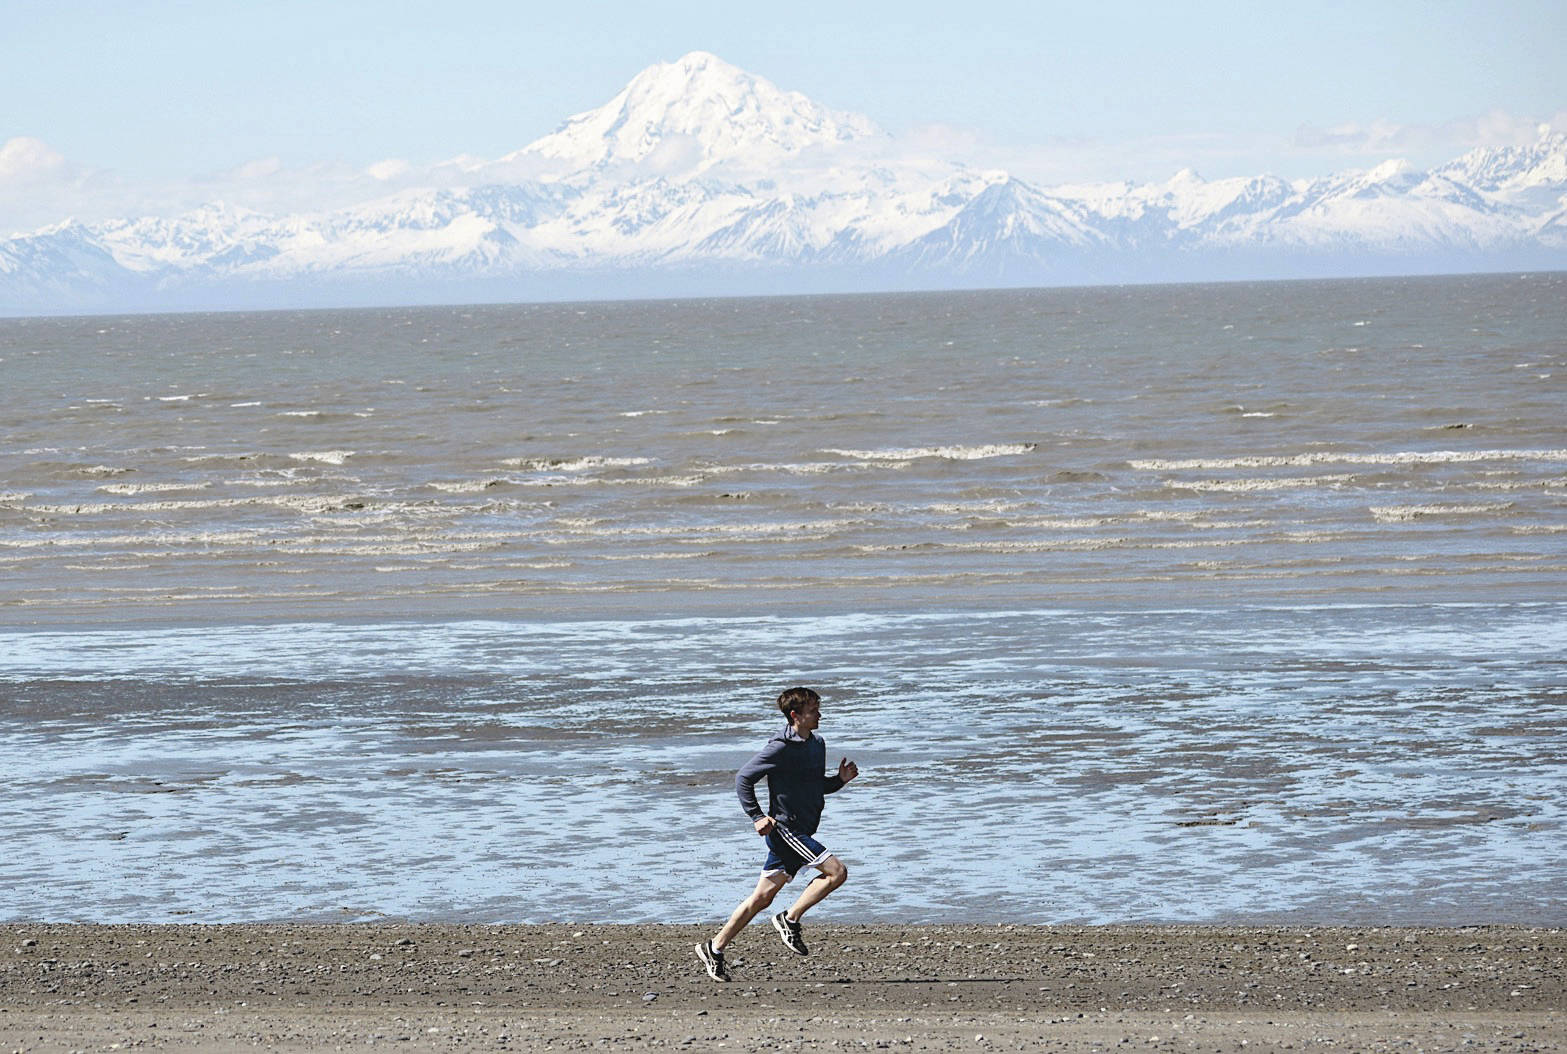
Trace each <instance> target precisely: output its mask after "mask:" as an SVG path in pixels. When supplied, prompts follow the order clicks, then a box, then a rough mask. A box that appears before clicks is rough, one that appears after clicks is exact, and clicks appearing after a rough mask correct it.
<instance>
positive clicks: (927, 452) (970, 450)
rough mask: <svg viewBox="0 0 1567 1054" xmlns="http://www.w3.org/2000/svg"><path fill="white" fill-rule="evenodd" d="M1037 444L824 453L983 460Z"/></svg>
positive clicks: (888, 458) (1028, 449) (878, 458)
mask: <svg viewBox="0 0 1567 1054" xmlns="http://www.w3.org/2000/svg"><path fill="white" fill-rule="evenodd" d="M1037 446H1038V444H1037V443H991V444H988V445H985V446H935V447H932V446H918V447H893V448H890V449H886V450H837V449H828V450H825V451H823V453H826V454H836V455H837V456H839V457H852V458H857V459H859V460H861V461H916V460H918V459H920V458H927V457H939V458H946V459H947V460H949V461H981V460H984V459H986V458H992V457H1016V456H1018V455H1019V454H1027V453H1029V452H1031V451H1033V450H1034V449H1035V448H1036V447H1037Z"/></svg>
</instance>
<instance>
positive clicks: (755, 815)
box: [735, 740, 784, 834]
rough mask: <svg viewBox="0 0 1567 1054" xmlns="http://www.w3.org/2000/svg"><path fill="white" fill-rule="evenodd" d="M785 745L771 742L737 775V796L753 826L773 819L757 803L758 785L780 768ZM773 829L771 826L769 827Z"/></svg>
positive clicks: (762, 830) (759, 829)
mask: <svg viewBox="0 0 1567 1054" xmlns="http://www.w3.org/2000/svg"><path fill="white" fill-rule="evenodd" d="M783 746H784V745H783V744H782V743H780V742H778V741H777V740H773V741H771V742H769V743H768V744H767V745H766V746H765V747H763V748H762V749H761V750H760V751H759V752H758V753H757V755H756V756H755V757H754V758H752V759H751V760H750V761H747V762H746V763H745V764H744V765H742V766H741V767H740V771H739V772H737V773H735V794H736V795H738V796H739V798H740V808H742V809H744V810H745V814H746V815H747V816H749V817H750V818H751V822H752V824H753V825H754V824H756V823H757V822H758V821H760V820H768V819H771V817H769V816H768V815H767V813H765V812H763V811H762V807H761V806H760V805H759V804H757V801H756V783H757V781H758V780H760V779H763V778H764V777H766V776H767V775H768V774H770V773H771V772H772V771H773V769H775V768H777V767H778V753H779V751H781V750H783ZM768 826H769V827H771V824H769V825H768ZM757 830H758V831H759V832H760V833H762V834H766V833H767V832H766V830H764V829H763V828H762V827H760V826H758V827H757Z"/></svg>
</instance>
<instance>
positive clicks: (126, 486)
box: [98, 483, 212, 495]
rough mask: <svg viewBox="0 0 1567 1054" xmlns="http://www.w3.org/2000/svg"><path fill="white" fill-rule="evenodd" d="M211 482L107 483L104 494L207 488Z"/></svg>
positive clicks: (102, 487) (150, 492)
mask: <svg viewBox="0 0 1567 1054" xmlns="http://www.w3.org/2000/svg"><path fill="white" fill-rule="evenodd" d="M210 486H212V484H211V483H105V484H104V485H103V486H101V487H99V488H98V489H99V490H100V491H102V492H103V493H104V494H127V495H129V494H162V493H164V492H166V491H171V490H206V489H207V488H208V487H210Z"/></svg>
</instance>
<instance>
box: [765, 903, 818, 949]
mask: <svg viewBox="0 0 1567 1054" xmlns="http://www.w3.org/2000/svg"><path fill="white" fill-rule="evenodd" d="M773 929H775V930H777V931H778V936H779V937H782V938H783V942H784V947H785V948H788V949H789V950H790V951H792V952H794V954H796V955H809V954H811V952H810V949H808V948H806V946H805V938H804V937H802V936H800V924H799V923H798V922H790V921H789V914H788V912H784V911H780V912H779V913H778V914H776V915H774V916H773Z"/></svg>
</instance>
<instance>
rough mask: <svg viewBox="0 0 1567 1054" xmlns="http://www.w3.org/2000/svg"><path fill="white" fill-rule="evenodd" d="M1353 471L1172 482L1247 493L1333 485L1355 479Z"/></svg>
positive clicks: (1187, 487) (1179, 486) (1178, 485)
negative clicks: (1271, 477) (1280, 477)
mask: <svg viewBox="0 0 1567 1054" xmlns="http://www.w3.org/2000/svg"><path fill="white" fill-rule="evenodd" d="M1354 478H1355V477H1354V475H1353V474H1352V473H1348V472H1343V473H1337V474H1335V475H1331V476H1291V477H1287V478H1285V479H1203V480H1191V481H1189V482H1187V481H1182V482H1179V483H1176V482H1172V483H1170V484H1169V485H1170V486H1171V487H1174V488H1177V489H1179V490H1214V491H1226V492H1233V493H1245V492H1246V491H1253V490H1288V489H1290V488H1293V487H1321V486H1333V485H1334V484H1338V483H1343V482H1345V481H1346V480H1351V479H1354Z"/></svg>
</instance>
